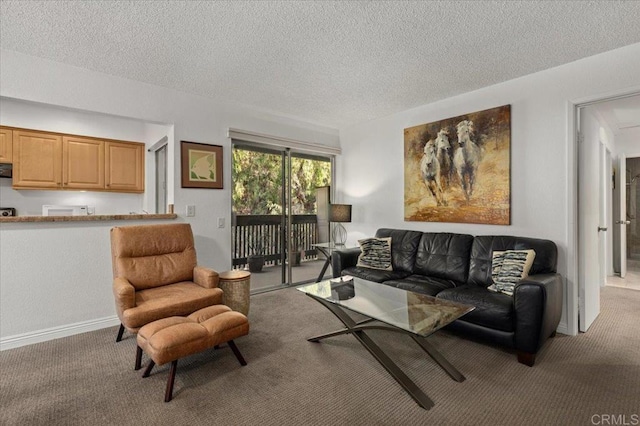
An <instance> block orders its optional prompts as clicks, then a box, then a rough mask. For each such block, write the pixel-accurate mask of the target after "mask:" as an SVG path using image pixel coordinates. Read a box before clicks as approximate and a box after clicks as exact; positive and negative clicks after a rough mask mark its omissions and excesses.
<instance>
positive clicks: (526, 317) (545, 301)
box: [513, 274, 563, 354]
mask: <svg viewBox="0 0 640 426" xmlns="http://www.w3.org/2000/svg"><path fill="white" fill-rule="evenodd" d="M562 295H563V280H562V276H561V275H560V274H536V275H530V276H528V277H527V278H525V279H523V280H522V281H520V282H519V283H518V284H517V285H516V287H515V291H514V294H513V297H514V308H515V314H516V335H515V347H516V349H517V350H518V351H522V352H526V353H529V354H535V353H536V352H537V351H538V349H539V348H540V347H541V346H542V344H543V343H544V342H545V341H546V340H547V338H548V337H549V336H551V335H552V334H553V333H554V332H555V331H556V328H558V324H559V323H560V317H561V316H562V297H563V296H562Z"/></svg>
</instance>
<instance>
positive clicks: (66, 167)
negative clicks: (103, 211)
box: [3, 129, 144, 193]
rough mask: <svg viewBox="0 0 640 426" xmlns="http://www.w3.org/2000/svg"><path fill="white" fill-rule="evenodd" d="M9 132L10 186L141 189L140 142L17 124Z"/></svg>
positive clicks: (142, 151) (23, 187) (128, 190)
mask: <svg viewBox="0 0 640 426" xmlns="http://www.w3.org/2000/svg"><path fill="white" fill-rule="evenodd" d="M3 130H4V129H3ZM12 138H13V188H14V189H70V190H89V191H112V192H138V193H141V192H144V144H141V143H137V142H122V141H110V140H107V141H105V140H100V139H96V138H89V137H82V136H72V135H60V134H56V133H46V132H39V131H31V130H22V129H20V130H18V129H14V130H13V134H12Z"/></svg>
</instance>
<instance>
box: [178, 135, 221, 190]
mask: <svg viewBox="0 0 640 426" xmlns="http://www.w3.org/2000/svg"><path fill="white" fill-rule="evenodd" d="M180 157H181V158H180V164H181V171H180V174H181V178H182V188H206V189H222V188H223V181H222V176H223V175H222V164H223V158H222V146H221V145H209V144H205V143H198V142H189V141H180Z"/></svg>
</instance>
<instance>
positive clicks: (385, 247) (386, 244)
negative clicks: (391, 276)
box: [356, 237, 393, 271]
mask: <svg viewBox="0 0 640 426" xmlns="http://www.w3.org/2000/svg"><path fill="white" fill-rule="evenodd" d="M358 245H359V246H360V250H361V252H360V256H358V263H357V264H356V266H359V267H363V268H372V269H382V270H383V271H391V270H393V268H392V267H391V237H389V238H365V239H362V240H358Z"/></svg>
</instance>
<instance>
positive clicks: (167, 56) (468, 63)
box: [0, 0, 640, 128]
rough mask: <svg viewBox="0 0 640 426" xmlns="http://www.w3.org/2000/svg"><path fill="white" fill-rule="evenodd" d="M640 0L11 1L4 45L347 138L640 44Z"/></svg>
mask: <svg viewBox="0 0 640 426" xmlns="http://www.w3.org/2000/svg"><path fill="white" fill-rule="evenodd" d="M638 22H640V2H636V1H626V2H619V1H595V2H564V1H556V2H546V1H545V2H542V1H533V2H531V1H519V2H510V1H492V2H487V1H476V2H471V1H468V2H467V1H463V2H457V1H438V2H435V1H434V2H320V1H305V2H302V1H299V2H298V1H284V2H270V1H259V2H258V1H254V2H245V1H242V2H240V1H233V2H223V1H215V2H213V1H209V2H201V1H188V2H187V1H151V2H142V1H85V2H80V1H45V2H40V1H5V0H2V2H1V9H0V46H1V47H2V48H3V49H9V50H14V51H18V52H23V53H26V54H30V55H34V56H38V57H43V58H47V59H52V60H54V61H59V62H63V63H67V64H71V65H76V66H79V67H83V68H88V69H91V70H95V71H100V72H104V73H107V74H112V75H116V76H120V77H125V78H129V79H132V80H137V81H142V82H147V83H151V84H155V85H159V86H164V87H168V88H173V89H178V90H181V91H185V92H189V93H194V94H198V95H202V96H205V97H209V98H213V99H217V100H219V101H223V102H234V103H240V104H245V105H249V106H253V107H256V108H260V109H263V110H267V111H272V112H275V113H278V114H285V115H288V116H293V117H297V118H300V119H303V120H306V121H310V122H314V123H319V124H324V125H327V126H330V127H335V128H340V127H343V126H348V125H350V124H354V123H358V122H362V121H365V120H369V119H373V118H376V117H380V116H385V115H388V114H392V113H395V112H398V111H402V110H406V109H409V108H413V107H416V106H419V105H423V104H427V103H430V102H434V101H437V100H440V99H444V98H447V97H451V96H454V95H456V94H460V93H465V92H469V91H472V90H475V89H478V88H481V87H485V86H489V85H492V84H495V83H499V82H502V81H506V80H509V79H513V78H515V77H519V76H522V75H526V74H530V73H533V72H536V71H540V70H543V69H547V68H550V67H554V66H557V65H561V64H564V63H567V62H571V61H574V60H577V59H580V58H583V57H587V56H591V55H594V54H597V53H600V52H604V51H607V50H611V49H615V48H618V47H621V46H625V45H629V44H633V43H637V42H640V25H639V24H638Z"/></svg>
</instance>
